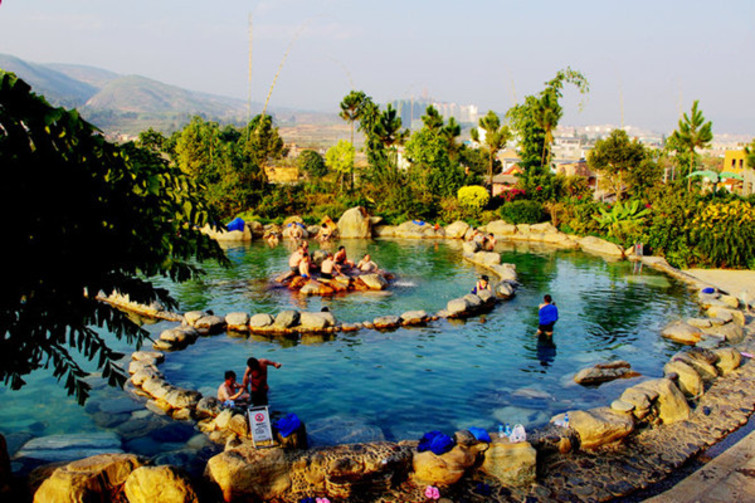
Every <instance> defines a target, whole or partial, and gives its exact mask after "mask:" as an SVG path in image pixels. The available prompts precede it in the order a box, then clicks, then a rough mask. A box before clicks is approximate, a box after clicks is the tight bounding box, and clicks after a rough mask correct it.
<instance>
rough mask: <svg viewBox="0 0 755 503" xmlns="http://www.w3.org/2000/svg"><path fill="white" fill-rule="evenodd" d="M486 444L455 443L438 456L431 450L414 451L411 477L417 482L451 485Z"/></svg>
mask: <svg viewBox="0 0 755 503" xmlns="http://www.w3.org/2000/svg"><path fill="white" fill-rule="evenodd" d="M486 447H487V445H486V444H478V445H473V446H466V445H456V446H455V447H454V448H453V449H451V450H450V451H448V452H446V453H444V454H441V455H440V456H439V455H437V454H435V453H433V452H432V451H423V452H415V453H414V458H413V460H412V464H413V466H414V473H413V474H412V477H413V478H414V480H415V481H416V482H417V483H419V484H423V485H424V484H432V485H437V486H444V487H447V486H451V485H453V484H455V483H457V482H458V481H459V480H460V479H461V477H462V476H463V475H464V472H466V471H467V469H468V468H470V467H471V466H472V465H474V464H475V462H476V461H477V455H478V453H479V452H480V451H482V450H484V449H485V448H486Z"/></svg>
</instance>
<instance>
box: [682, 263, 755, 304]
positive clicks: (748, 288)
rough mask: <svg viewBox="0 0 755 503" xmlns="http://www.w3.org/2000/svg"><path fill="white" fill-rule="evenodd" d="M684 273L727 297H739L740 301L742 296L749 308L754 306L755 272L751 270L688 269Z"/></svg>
mask: <svg viewBox="0 0 755 503" xmlns="http://www.w3.org/2000/svg"><path fill="white" fill-rule="evenodd" d="M684 272H686V273H687V274H691V275H692V276H694V277H696V278H697V279H699V280H701V281H704V282H705V283H710V284H711V285H713V286H715V287H716V288H718V289H719V290H722V291H724V292H726V293H728V294H729V295H734V296H736V297H739V298H740V300H744V299H742V297H743V294H744V295H746V296H747V302H748V303H749V304H750V305H751V306H752V305H755V271H753V270H732V269H688V270H686V271H684Z"/></svg>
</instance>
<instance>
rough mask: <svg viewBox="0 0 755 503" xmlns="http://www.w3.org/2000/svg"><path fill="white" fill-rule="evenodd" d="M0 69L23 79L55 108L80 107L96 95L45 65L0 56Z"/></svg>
mask: <svg viewBox="0 0 755 503" xmlns="http://www.w3.org/2000/svg"><path fill="white" fill-rule="evenodd" d="M0 68H2V69H3V70H6V71H9V72H13V73H15V74H16V75H18V76H19V77H21V78H22V79H24V80H25V81H26V82H27V83H29V85H31V86H32V88H33V89H34V92H35V93H37V94H41V95H43V96H44V97H45V98H47V101H49V102H50V103H51V104H53V105H56V106H63V107H67V108H74V107H81V106H82V105H84V103H86V102H87V100H89V99H90V98H91V97H92V96H94V95H95V94H96V93H97V88H96V87H94V86H93V85H91V84H88V83H86V82H83V81H81V80H77V79H74V78H71V77H69V76H68V75H66V74H65V73H62V72H59V71H57V70H55V69H53V68H50V67H49V66H47V65H40V64H36V63H29V62H27V61H24V60H22V59H19V58H17V57H15V56H10V55H7V54H0Z"/></svg>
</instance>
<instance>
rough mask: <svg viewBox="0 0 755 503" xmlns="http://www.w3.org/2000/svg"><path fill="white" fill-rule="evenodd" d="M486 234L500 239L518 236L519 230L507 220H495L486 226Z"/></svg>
mask: <svg viewBox="0 0 755 503" xmlns="http://www.w3.org/2000/svg"><path fill="white" fill-rule="evenodd" d="M485 232H488V233H490V234H493V235H494V236H495V237H497V238H499V237H505V236H511V235H513V234H516V232H517V230H516V225H513V224H510V223H508V222H506V221H505V220H493V221H492V222H489V223H488V224H487V225H486V226H485Z"/></svg>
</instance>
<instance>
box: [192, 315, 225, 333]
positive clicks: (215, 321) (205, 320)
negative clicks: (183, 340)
mask: <svg viewBox="0 0 755 503" xmlns="http://www.w3.org/2000/svg"><path fill="white" fill-rule="evenodd" d="M194 328H196V329H197V331H198V332H199V333H200V334H219V333H221V332H223V331H224V330H225V320H224V319H223V318H221V317H220V316H215V315H213V314H211V315H207V316H202V317H201V318H199V319H198V320H197V321H195V322H194Z"/></svg>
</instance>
